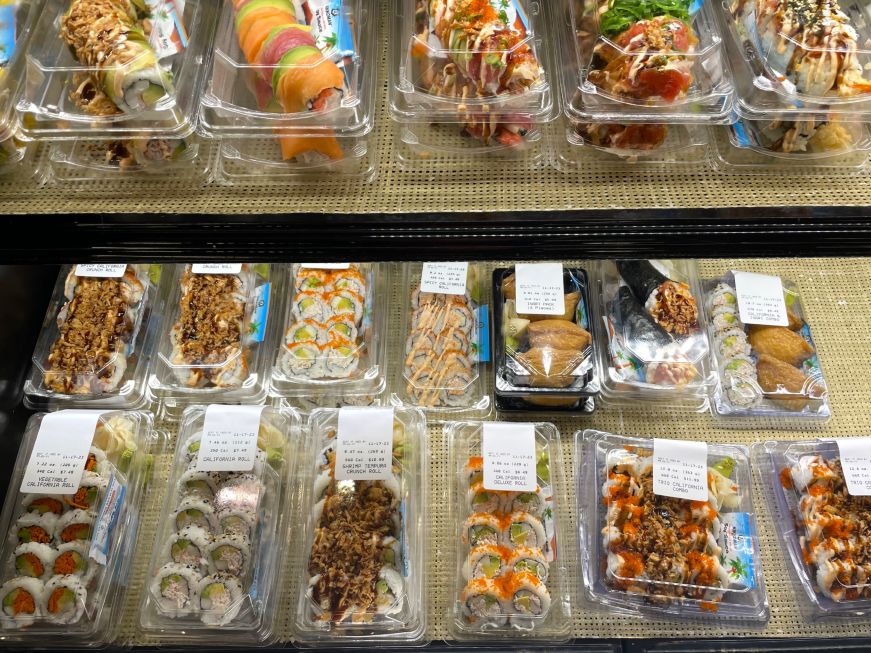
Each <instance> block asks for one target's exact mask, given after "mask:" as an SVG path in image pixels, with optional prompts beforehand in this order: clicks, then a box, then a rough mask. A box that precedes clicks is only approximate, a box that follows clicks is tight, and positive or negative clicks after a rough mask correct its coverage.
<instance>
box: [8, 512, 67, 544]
mask: <svg viewBox="0 0 871 653" xmlns="http://www.w3.org/2000/svg"><path fill="white" fill-rule="evenodd" d="M56 525H57V515H56V514H54V513H53V512H46V513H37V512H26V513H24V514H23V515H21V517H19V518H18V520H17V521H16V522H15V538H16V539H17V541H18V544H26V543H27V542H37V543H39V544H51V539H52V537H53V536H54V531H55V526H56Z"/></svg>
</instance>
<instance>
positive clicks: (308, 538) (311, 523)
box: [293, 408, 429, 648]
mask: <svg viewBox="0 0 871 653" xmlns="http://www.w3.org/2000/svg"><path fill="white" fill-rule="evenodd" d="M348 410H350V411H361V412H362V411H370V410H373V409H370V408H342V409H339V410H335V409H320V410H316V411H314V412H312V414H311V417H310V419H309V435H308V450H307V452H306V456H305V459H304V461H303V463H302V464H303V465H304V467H303V471H302V476H303V486H302V498H301V499H302V500H301V506H302V510H303V513H304V514H306V513H307V515H308V516H307V517H306V519H305V529H306V530H305V537H304V538H300V539H301V542H299V543H298V545H299V546H300V549H301V550H300V556H299V558H300V561H301V565H302V570H301V577H302V582H301V583H300V587H299V591H298V602H297V609H296V618H295V621H294V624H293V631H294V635H293V643H294V644H295V645H297V646H299V647H310V646H318V647H330V648H337V647H341V648H345V647H363V646H375V647H387V646H403V645H404V646H419V645H423V644H425V643H426V640H425V637H426V617H427V607H426V602H427V599H426V596H427V595H426V590H425V582H424V576H423V574H424V573H425V572H424V564H425V557H426V550H427V544H426V542H425V541H424V539H423V538H424V532H423V527H424V524H425V523H426V521H425V519H426V516H425V510H426V507H427V505H428V503H427V488H428V483H427V470H428V469H429V463H428V461H427V448H426V437H427V431H426V419H425V417H424V414H423V412H422V411H420V410H419V409H417V408H394V409H383V408H382V409H374V410H382V411H383V410H387V411H391V412H392V421H393V436H392V454H391V466H390V471H389V472H388V473H389V478H386V479H382V480H340V481H337V480H336V479H335V465H336V460H337V457H338V456H339V455H341V454H340V451H339V447H338V440H337V438H338V428H339V421H340V418H339V414H340V411H348ZM388 419H389V417H388ZM388 423H389V422H388ZM388 428H389V427H388ZM373 542H377V544H376V545H375V546H374V547H373V546H372V543H373ZM345 569H348V570H351V569H353V572H347V573H345V572H344V571H340V570H345Z"/></svg>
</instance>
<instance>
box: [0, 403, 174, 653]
mask: <svg viewBox="0 0 871 653" xmlns="http://www.w3.org/2000/svg"><path fill="white" fill-rule="evenodd" d="M88 413H91V414H90V415H88ZM83 414H84V415H83ZM67 419H69V420H71V421H70V422H67V423H66V424H64V420H67ZM49 420H50V421H51V424H49ZM43 424H45V430H46V431H49V430H51V431H53V432H54V434H57V433H58V432H59V430H60V432H61V433H64V429H65V428H70V426H69V425H70V424H74V427H73V428H77V429H79V430H80V431H81V432H82V434H83V435H84V436H85V437H86V438H87V435H88V432H89V431H90V429H91V428H93V429H94V430H93V439H92V441H91V442H90V446H89V448H88V453H87V458H86V461H85V464H84V467H83V469H84V471H82V472H81V475H80V477H79V478H78V479H77V480H74V481H72V482H73V483H78V484H79V486H78V489H77V490H76V491H75V493H74V494H48V493H43V494H40V493H22V492H20V491H19V490H20V488H21V487H22V482H23V481H24V480H26V479H27V477H28V474H27V473H26V471H25V468H26V467H28V466H29V465H28V463H29V461H30V458H31V454H32V453H35V452H36V451H44V448H43V445H42V443H43V442H44V441H45V440H44V439H43V438H42V437H38V435H37V434H38V433H39V432H40V429H41V428H43ZM92 425H93V426H92ZM46 435H48V434H46ZM77 439H78V438H77ZM165 440H166V438H165V436H163V435H162V434H160V433H158V432H156V431H153V430H152V418H151V414H150V413H147V412H138V411H106V412H103V413H101V414H99V415H97V414H95V413H93V412H91V411H79V410H69V411H60V412H57V413H49V414H45V413H37V414H36V415H34V416H32V417H31V418H30V420H29V421H28V423H27V427H26V429H25V432H24V439H23V443H22V445H21V449H20V450H19V452H18V459H17V461H16V463H15V470H14V472H13V474H12V482H11V484H10V485H9V489H8V491H7V493H6V500H5V503H4V505H3V514H2V518H0V524H2V532H3V533H6V534H7V535H6V536H4V538H3V541H2V545H0V547H2V555H0V560H2V563H0V565H2V566H0V569H2V580H0V604H2V612H0V636H2V640H3V644H4V646H10V647H11V646H16V647H18V646H21V647H26V648H29V649H31V650H33V649H34V648H42V647H44V646H50V645H51V644H52V643H55V644H57V643H58V642H60V641H62V642H63V646H64V647H65V648H92V647H99V646H105V645H107V644H109V643H110V642H111V641H113V640H114V639H115V637H116V635H117V632H118V626H119V624H120V609H121V606H122V605H123V603H124V601H123V597H124V593H125V588H126V585H127V575H128V572H129V570H130V563H131V560H132V558H133V548H134V545H135V542H136V534H137V530H138V528H139V511H140V506H141V504H142V501H143V495H144V493H145V486H146V483H147V480H148V476H149V474H150V468H151V465H150V460H152V459H153V456H154V455H157V454H160V453H161V452H162V451H163V446H164V445H165ZM38 443H39V444H38ZM49 448H50V446H49ZM55 448H57V447H56V446H55ZM67 453H68V454H69V455H67V456H66V457H65V458H63V459H62V460H60V459H56V461H57V462H56V465H57V467H55V469H59V468H63V467H67V466H69V465H70V463H69V462H63V460H67V459H69V458H71V457H78V455H79V453H78V452H76V453H73V452H72V450H69V451H68V452H67ZM41 460H46V458H42V457H41ZM37 464H39V465H40V466H41V467H42V464H40V463H37ZM42 473H45V472H42ZM48 473H51V472H48ZM59 474H63V472H59ZM58 478H60V477H58ZM51 479H52V481H54V480H55V477H51ZM57 486H60V482H58V483H57Z"/></svg>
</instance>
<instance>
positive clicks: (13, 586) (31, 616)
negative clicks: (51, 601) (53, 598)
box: [0, 576, 45, 629]
mask: <svg viewBox="0 0 871 653" xmlns="http://www.w3.org/2000/svg"><path fill="white" fill-rule="evenodd" d="M44 591H45V587H44V586H43V584H42V581H40V580H38V579H36V578H30V577H27V576H19V577H18V578H13V579H12V580H9V581H6V582H5V583H3V585H2V586H0V604H2V606H3V610H2V612H0V625H2V626H3V628H8V629H12V628H23V627H25V626H30V625H32V624H33V622H34V621H36V619H37V618H38V617H40V616H41V615H42V594H43V592H44Z"/></svg>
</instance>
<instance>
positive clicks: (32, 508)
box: [21, 494, 66, 516]
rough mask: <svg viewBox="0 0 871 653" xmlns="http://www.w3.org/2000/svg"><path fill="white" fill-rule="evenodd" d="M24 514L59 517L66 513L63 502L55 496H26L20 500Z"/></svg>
mask: <svg viewBox="0 0 871 653" xmlns="http://www.w3.org/2000/svg"><path fill="white" fill-rule="evenodd" d="M21 504H22V505H23V506H24V510H25V512H30V513H36V514H38V515H44V514H45V513H49V512H50V513H52V514H54V515H57V516H60V515H62V514H63V513H64V512H65V511H66V506H65V505H64V502H63V500H61V498H60V497H59V496H58V495H55V494H27V495H25V497H24V499H23V500H22V502H21Z"/></svg>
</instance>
